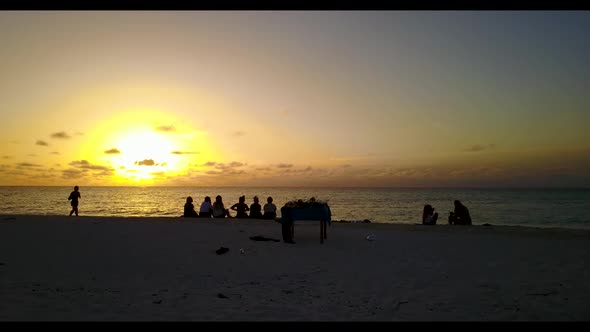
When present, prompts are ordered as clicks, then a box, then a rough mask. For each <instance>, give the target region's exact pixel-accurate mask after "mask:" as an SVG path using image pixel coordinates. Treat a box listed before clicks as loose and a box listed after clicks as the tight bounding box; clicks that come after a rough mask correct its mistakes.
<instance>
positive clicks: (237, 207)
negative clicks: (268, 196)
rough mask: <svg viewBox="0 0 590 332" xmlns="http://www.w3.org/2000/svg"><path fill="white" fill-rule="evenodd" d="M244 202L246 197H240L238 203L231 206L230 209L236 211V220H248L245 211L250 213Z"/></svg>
mask: <svg viewBox="0 0 590 332" xmlns="http://www.w3.org/2000/svg"><path fill="white" fill-rule="evenodd" d="M245 202H246V196H240V199H239V201H238V203H236V204H234V205H232V206H231V209H232V210H234V211H238V214H237V215H236V218H248V214H247V213H246V211H250V208H248V204H246V203H245Z"/></svg>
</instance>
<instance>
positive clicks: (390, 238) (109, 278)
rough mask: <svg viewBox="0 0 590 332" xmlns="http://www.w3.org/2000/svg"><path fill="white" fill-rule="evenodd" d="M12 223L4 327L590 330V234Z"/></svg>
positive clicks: (157, 222)
mask: <svg viewBox="0 0 590 332" xmlns="http://www.w3.org/2000/svg"><path fill="white" fill-rule="evenodd" d="M7 217H9V216H0V320H2V321H14V320H17V321H53V320H58V321H71V320H74V321H119V320H127V321H137V320H140V321H156V320H164V321H185V320H189V321H211V320H214V321H217V320H219V321H392V320H393V321H396V320H403V321H406V320H410V321H447V320H451V321H496V320H502V321H506V320H508V321H513V320H534V321H538V320H568V321H571V320H588V319H590V292H589V290H590V264H589V263H590V259H589V257H590V242H589V240H590V231H584V230H567V229H538V228H527V227H509V226H490V227H486V226H448V225H439V226H421V225H391V224H338V223H333V224H332V225H331V226H330V227H328V238H327V240H326V242H324V244H320V241H319V224H318V223H316V222H309V221H306V222H296V226H295V241H296V244H287V243H283V242H282V241H281V242H273V241H267V242H263V241H253V240H250V239H249V237H250V236H256V235H258V236H264V237H267V238H275V239H281V227H280V225H279V224H278V223H275V222H274V221H261V220H236V219H232V220H218V219H216V220H204V219H194V220H186V219H182V218H103V217H78V218H74V217H71V218H69V217H65V216H64V217H62V216H14V217H15V218H16V220H6V218H7ZM370 234H373V235H375V241H368V240H367V239H366V236H367V235H370ZM221 246H223V247H227V248H229V252H227V253H226V254H223V255H217V254H216V252H215V250H217V249H219V248H220V247H221ZM240 249H243V250H244V253H243V254H242V253H241V252H240Z"/></svg>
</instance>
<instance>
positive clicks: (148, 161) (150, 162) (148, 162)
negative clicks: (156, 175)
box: [135, 159, 156, 166]
mask: <svg viewBox="0 0 590 332" xmlns="http://www.w3.org/2000/svg"><path fill="white" fill-rule="evenodd" d="M135 165H139V166H156V162H155V161H154V160H153V159H144V160H142V161H136V162H135Z"/></svg>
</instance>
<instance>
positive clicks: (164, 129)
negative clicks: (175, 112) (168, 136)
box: [154, 125, 176, 133]
mask: <svg viewBox="0 0 590 332" xmlns="http://www.w3.org/2000/svg"><path fill="white" fill-rule="evenodd" d="M154 130H155V131H161V132H164V133H172V132H175V131H176V128H175V127H174V126H173V125H170V126H158V127H156V128H154Z"/></svg>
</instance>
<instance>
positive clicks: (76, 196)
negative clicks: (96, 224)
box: [68, 186, 82, 217]
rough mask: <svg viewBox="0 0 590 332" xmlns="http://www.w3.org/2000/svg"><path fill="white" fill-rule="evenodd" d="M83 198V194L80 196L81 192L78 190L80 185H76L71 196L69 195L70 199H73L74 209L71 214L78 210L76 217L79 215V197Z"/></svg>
mask: <svg viewBox="0 0 590 332" xmlns="http://www.w3.org/2000/svg"><path fill="white" fill-rule="evenodd" d="M79 198H82V196H80V192H79V191H78V186H75V187H74V191H72V192H71V193H70V197H68V201H70V200H71V201H72V202H71V204H72V211H70V216H71V215H72V213H74V212H76V217H77V216H78V199H79Z"/></svg>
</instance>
